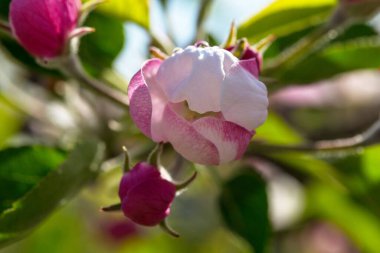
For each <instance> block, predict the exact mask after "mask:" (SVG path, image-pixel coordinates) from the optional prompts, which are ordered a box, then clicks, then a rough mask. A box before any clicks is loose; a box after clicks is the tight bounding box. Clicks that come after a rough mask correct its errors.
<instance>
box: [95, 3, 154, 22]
mask: <svg viewBox="0 0 380 253" xmlns="http://www.w3.org/2000/svg"><path fill="white" fill-rule="evenodd" d="M98 10H100V11H102V12H103V13H106V14H108V15H111V16H113V17H116V18H119V19H121V20H123V21H132V22H136V23H137V24H139V25H141V26H142V27H144V28H147V29H149V0H140V1H135V0H108V1H106V2H105V3H103V4H101V5H100V6H99V7H98Z"/></svg>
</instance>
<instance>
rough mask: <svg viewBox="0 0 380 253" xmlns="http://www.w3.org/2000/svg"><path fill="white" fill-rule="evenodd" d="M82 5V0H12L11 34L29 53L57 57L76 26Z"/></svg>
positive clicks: (37, 55)
mask: <svg viewBox="0 0 380 253" xmlns="http://www.w3.org/2000/svg"><path fill="white" fill-rule="evenodd" d="M80 6H81V2H80V1H79V0H12V2H11V5H10V24H11V28H12V33H13V35H14V36H15V37H16V38H17V39H18V41H19V42H20V44H21V45H22V46H23V47H24V48H25V49H26V50H27V51H28V52H29V53H30V54H32V55H34V56H36V57H40V58H54V57H57V56H59V55H61V54H62V53H63V51H64V49H65V46H66V43H67V39H68V36H69V35H70V33H71V32H72V31H73V30H74V29H75V27H76V26H77V21H78V15H79V9H80Z"/></svg>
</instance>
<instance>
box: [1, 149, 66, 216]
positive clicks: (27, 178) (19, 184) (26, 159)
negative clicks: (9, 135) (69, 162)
mask: <svg viewBox="0 0 380 253" xmlns="http://www.w3.org/2000/svg"><path fill="white" fill-rule="evenodd" d="M64 158H65V155H64V153H63V152H62V151H59V150H55V149H52V148H47V147H41V146H32V147H21V148H9V149H5V150H2V151H0V161H1V164H0V213H2V212H3V211H4V210H6V209H8V208H10V207H12V204H13V203H14V202H15V201H16V200H18V199H19V198H21V197H22V196H24V195H25V194H26V193H27V192H29V191H30V190H31V189H32V188H33V187H34V186H35V185H36V184H37V183H38V182H39V181H40V180H41V179H42V178H43V177H45V176H46V175H47V174H48V173H49V172H50V171H51V170H52V169H55V168H56V167H57V166H58V165H59V164H61V163H62V162H63V161H64Z"/></svg>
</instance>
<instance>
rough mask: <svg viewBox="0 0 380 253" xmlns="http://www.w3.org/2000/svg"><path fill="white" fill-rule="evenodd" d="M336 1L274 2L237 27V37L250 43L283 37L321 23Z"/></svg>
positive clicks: (287, 0) (289, 0)
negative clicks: (244, 38) (270, 36)
mask: <svg viewBox="0 0 380 253" xmlns="http://www.w3.org/2000/svg"><path fill="white" fill-rule="evenodd" d="M336 2H337V1H336V0H310V1H302V0H286V1H283V0H276V1H274V2H273V3H272V4H270V5H269V6H268V7H267V8H265V9H264V10H262V11H261V12H260V13H259V14H257V15H255V16H253V17H252V18H251V19H249V20H248V21H246V22H245V23H243V24H242V25H241V26H240V27H239V36H240V37H247V38H248V39H249V40H250V41H251V42H257V41H259V40H260V39H262V38H264V37H266V36H268V35H270V34H274V35H275V36H277V37H279V36H283V35H285V34H289V33H293V32H296V31H299V30H302V29H304V28H306V27H310V26H315V25H317V24H321V23H323V22H324V21H325V20H326V18H327V17H328V16H329V15H330V13H331V11H332V9H333V7H334V6H335V4H336Z"/></svg>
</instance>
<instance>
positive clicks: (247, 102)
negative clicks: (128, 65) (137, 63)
mask: <svg viewBox="0 0 380 253" xmlns="http://www.w3.org/2000/svg"><path fill="white" fill-rule="evenodd" d="M252 64H254V65H255V66H257V61H256V58H250V59H248V60H244V61H241V60H239V59H238V58H237V57H235V56H234V55H233V54H232V53H231V52H229V51H227V50H224V49H221V48H219V47H207V46H205V47H203V46H202V47H196V46H189V47H187V48H186V49H178V50H176V51H175V52H174V53H173V55H172V56H170V57H168V58H167V59H165V60H164V61H162V60H159V59H152V60H149V61H147V62H146V63H145V64H144V66H143V67H142V69H141V70H140V71H138V72H137V74H136V75H135V76H134V77H133V78H132V80H131V82H130V85H129V88H128V96H129V99H130V111H131V117H132V119H133V120H134V121H135V123H136V125H137V126H138V127H139V128H140V130H141V131H142V132H143V133H144V134H145V135H147V136H149V137H150V138H152V139H153V140H154V141H156V142H169V143H171V144H172V145H173V147H174V149H175V150H176V151H177V152H178V153H180V154H181V155H182V156H184V157H185V158H186V159H188V160H190V161H193V162H196V163H200V164H205V165H218V164H222V163H226V162H229V161H232V160H236V159H239V158H240V157H241V156H242V155H243V154H244V152H245V150H246V148H247V146H248V143H249V142H250V140H251V138H252V136H253V135H254V133H255V131H254V129H255V128H257V127H258V126H260V125H261V124H262V123H263V122H264V121H265V119H266V117H267V107H268V98H267V90H266V87H265V85H264V84H263V83H262V82H260V81H259V80H258V79H257V76H256V75H255V73H253V72H252V71H251V70H252V69H253V68H251V67H252ZM257 74H258V73H257Z"/></svg>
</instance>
